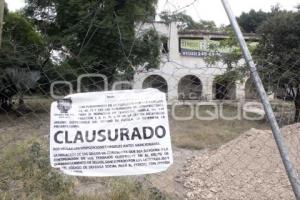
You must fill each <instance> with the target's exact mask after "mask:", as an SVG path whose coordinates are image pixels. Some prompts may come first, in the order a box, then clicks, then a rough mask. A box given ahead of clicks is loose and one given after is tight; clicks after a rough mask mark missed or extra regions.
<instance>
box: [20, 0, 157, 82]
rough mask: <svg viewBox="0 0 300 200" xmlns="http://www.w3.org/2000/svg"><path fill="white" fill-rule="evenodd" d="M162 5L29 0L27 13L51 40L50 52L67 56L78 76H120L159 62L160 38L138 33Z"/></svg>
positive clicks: (147, 0)
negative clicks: (140, 26) (139, 27)
mask: <svg viewBox="0 0 300 200" xmlns="http://www.w3.org/2000/svg"><path fill="white" fill-rule="evenodd" d="M156 3H157V0H141V1H134V0H90V1H86V0H48V1H40V0H27V4H28V6H27V7H26V10H25V13H26V14H27V16H29V17H30V18H31V19H32V20H34V21H35V24H36V25H37V26H38V27H39V30H40V31H41V32H42V33H43V34H44V35H46V36H47V39H48V42H49V43H48V48H49V50H50V51H53V50H55V51H60V52H63V53H64V55H65V57H66V59H65V60H64V63H63V64H64V66H66V65H68V66H70V68H72V69H73V72H74V73H75V74H76V75H77V74H82V73H101V74H104V75H106V76H107V77H109V78H113V77H114V75H116V74H118V73H119V72H125V73H126V74H129V73H130V74H133V73H134V70H135V67H136V66H139V65H144V64H145V63H147V66H146V67H147V68H151V67H152V68H153V67H157V66H158V63H159V52H160V38H159V36H158V34H157V33H156V32H155V31H153V30H150V31H147V32H143V33H137V28H136V27H138V26H139V25H138V24H141V23H145V22H148V21H151V20H153V19H154V17H155V5H156Z"/></svg>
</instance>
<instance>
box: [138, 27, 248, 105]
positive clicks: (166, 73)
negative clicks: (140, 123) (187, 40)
mask: <svg viewBox="0 0 300 200" xmlns="http://www.w3.org/2000/svg"><path fill="white" fill-rule="evenodd" d="M144 28H153V25H151V26H150V25H147V26H146V27H144ZM155 28H156V30H157V31H158V32H159V33H162V34H163V35H164V36H167V37H168V38H169V54H168V55H162V62H161V64H160V67H159V68H158V69H150V70H149V71H147V70H145V69H143V68H142V67H140V68H139V70H138V71H137V72H136V74H135V76H134V88H135V89H142V88H143V82H144V81H145V79H146V78H147V77H149V76H151V75H159V76H161V77H163V78H164V79H165V80H166V82H167V84H168V94H167V95H168V101H169V102H173V101H177V100H178V97H179V95H178V84H179V82H180V80H181V79H182V78H183V77H185V76H187V75H194V76H196V77H198V78H199V79H200V80H201V83H202V98H201V100H207V101H209V100H213V99H214V95H215V92H214V91H213V90H214V86H213V84H214V80H215V77H216V76H217V75H222V74H224V73H225V72H226V65H224V64H222V63H216V64H215V65H213V66H210V65H208V64H207V63H206V62H205V61H204V59H203V58H201V57H186V56H181V54H180V52H179V38H180V36H179V34H178V29H177V25H176V23H171V24H162V23H160V24H159V25H158V26H155ZM193 36H194V37H196V35H190V36H189V37H193ZM209 37H210V36H209V35H206V36H205V38H206V39H209ZM231 92H233V93H235V95H232V96H236V99H244V98H245V88H244V84H242V83H240V82H238V83H236V86H235V91H231Z"/></svg>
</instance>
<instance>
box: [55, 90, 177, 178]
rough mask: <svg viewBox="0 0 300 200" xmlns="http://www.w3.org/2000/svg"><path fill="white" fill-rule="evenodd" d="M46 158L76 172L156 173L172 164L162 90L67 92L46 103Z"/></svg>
mask: <svg viewBox="0 0 300 200" xmlns="http://www.w3.org/2000/svg"><path fill="white" fill-rule="evenodd" d="M50 126H51V128H50V160H51V165H52V167H54V168H59V169H60V170H62V171H63V172H64V173H66V174H69V175H75V176H123V175H140V174H150V173H157V172H161V171H165V170H167V168H168V167H169V166H170V165H171V164H172V163H173V155H172V149H171V139H170V131H169V122H168V110H167V103H166V95H165V94H164V93H162V92H160V91H158V90H156V89H147V90H129V91H113V92H93V93H81V94H74V95H69V96H67V97H66V98H65V99H63V100H59V101H56V102H54V103H52V105H51V125H50Z"/></svg>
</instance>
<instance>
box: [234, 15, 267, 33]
mask: <svg viewBox="0 0 300 200" xmlns="http://www.w3.org/2000/svg"><path fill="white" fill-rule="evenodd" d="M270 15H271V13H267V12H264V11H262V10H259V11H255V10H253V9H251V10H250V11H249V12H248V13H245V12H243V13H242V14H241V15H240V16H239V17H238V18H237V20H238V23H239V25H240V26H241V28H242V29H243V31H245V32H246V33H256V31H257V28H258V27H259V26H260V25H261V24H262V23H263V22H264V21H266V20H267V18H268V17H269V16H270Z"/></svg>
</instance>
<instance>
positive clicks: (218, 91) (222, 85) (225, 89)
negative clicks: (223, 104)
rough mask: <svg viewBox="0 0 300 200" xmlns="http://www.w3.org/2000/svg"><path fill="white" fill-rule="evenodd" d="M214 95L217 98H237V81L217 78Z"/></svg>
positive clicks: (214, 84)
mask: <svg viewBox="0 0 300 200" xmlns="http://www.w3.org/2000/svg"><path fill="white" fill-rule="evenodd" d="M213 95H214V99H215V100H235V99H236V83H235V82H234V81H231V80H226V79H222V78H216V79H215V80H214V83H213Z"/></svg>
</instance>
